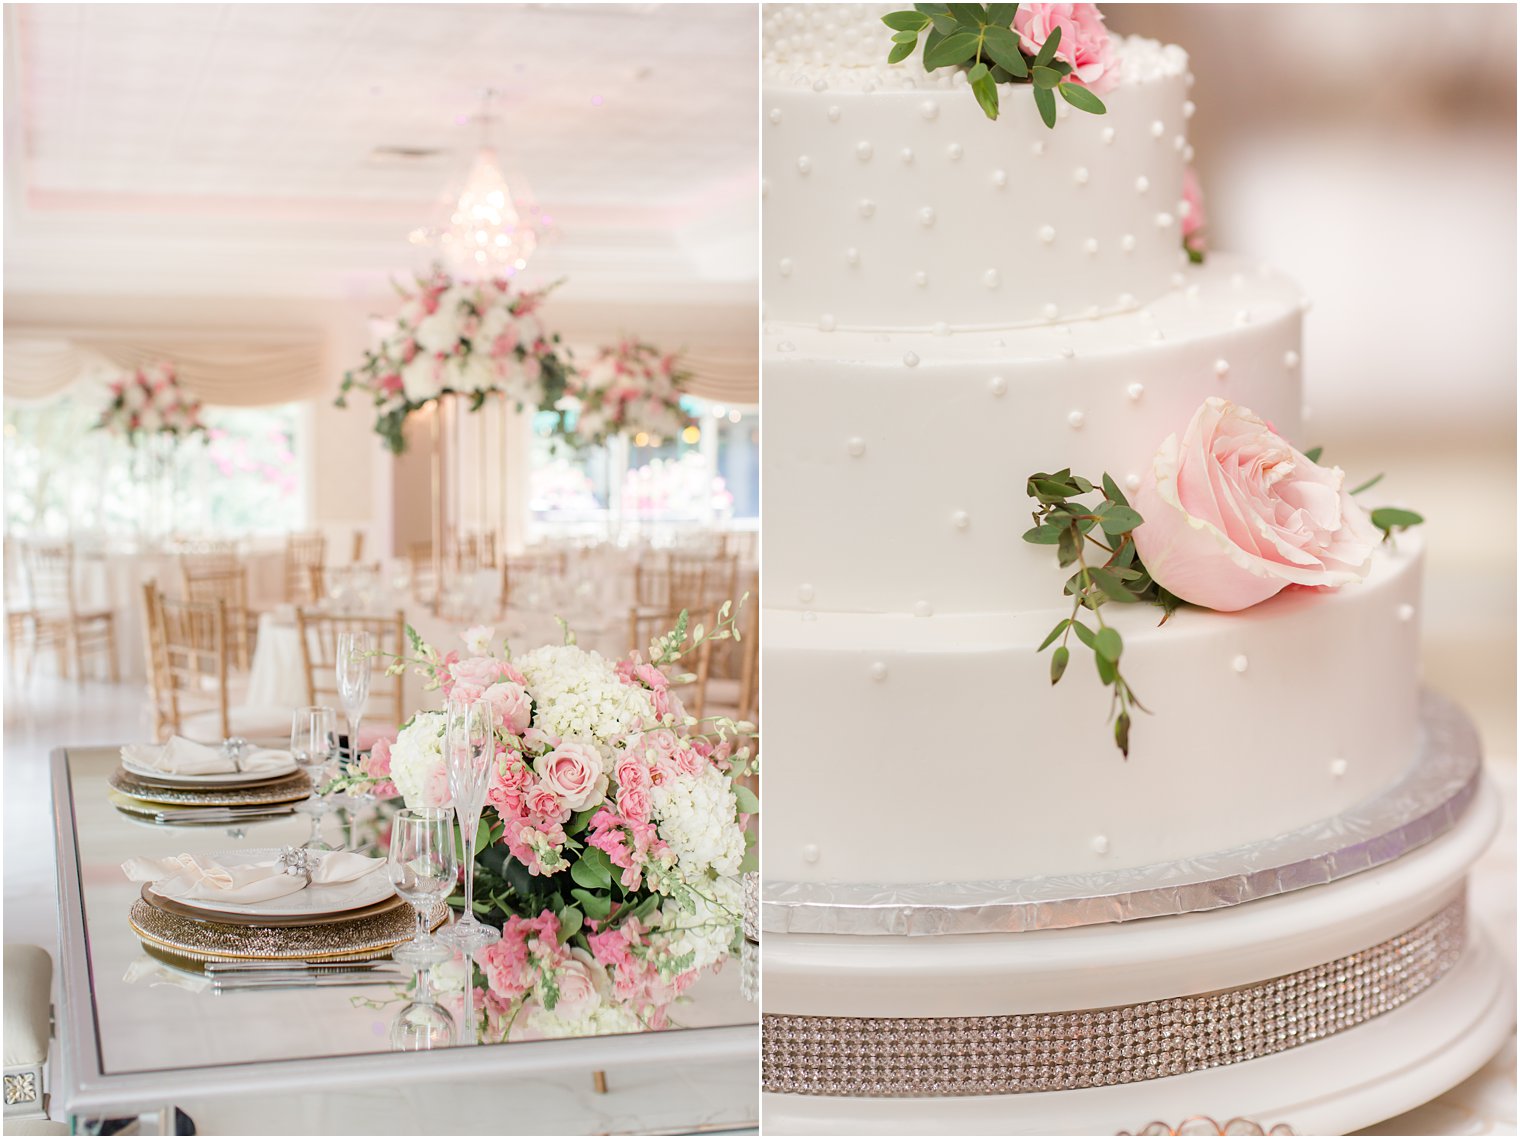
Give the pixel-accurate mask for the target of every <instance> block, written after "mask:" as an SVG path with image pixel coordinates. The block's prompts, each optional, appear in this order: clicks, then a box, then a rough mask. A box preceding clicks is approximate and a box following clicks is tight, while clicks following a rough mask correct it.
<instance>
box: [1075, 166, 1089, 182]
mask: <svg viewBox="0 0 1520 1139" xmlns="http://www.w3.org/2000/svg"><path fill="white" fill-rule="evenodd" d="M1090 177H1092V175H1090V174H1089V173H1088V172H1087V167H1085V166H1078V167H1077V168H1076V169H1075V170H1073V171H1072V172H1071V180H1072V181H1073V182H1075V183H1076V184H1077V185H1078V186H1085V185H1087V180H1088V179H1089V178H1090Z"/></svg>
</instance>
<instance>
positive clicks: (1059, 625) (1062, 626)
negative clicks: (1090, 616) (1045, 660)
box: [1034, 617, 1072, 653]
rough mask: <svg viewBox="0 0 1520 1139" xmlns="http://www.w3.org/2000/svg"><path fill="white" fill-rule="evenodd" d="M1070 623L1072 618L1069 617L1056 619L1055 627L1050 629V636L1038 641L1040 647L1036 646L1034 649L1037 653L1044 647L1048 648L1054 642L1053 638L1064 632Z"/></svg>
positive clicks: (1043, 649) (1042, 650)
mask: <svg viewBox="0 0 1520 1139" xmlns="http://www.w3.org/2000/svg"><path fill="white" fill-rule="evenodd" d="M1071 623H1072V620H1071V618H1070V617H1067V618H1065V619H1064V620H1061V621H1057V622H1056V627H1055V628H1054V629H1052V630H1050V636H1048V637H1046V638H1045V639H1044V640H1043V641H1041V642H1040V647H1039V648H1037V649H1035V650H1034V651H1035V652H1037V653H1042V652H1044V651H1045V650H1046V649H1048V648H1050V646H1051V645H1052V644H1053V643H1054V642H1055V639H1056V638H1057V637H1059V636H1060V635H1061V634H1062V633H1064V632H1066V626H1068V625H1070V624H1071Z"/></svg>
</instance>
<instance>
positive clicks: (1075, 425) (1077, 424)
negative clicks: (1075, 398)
mask: <svg viewBox="0 0 1520 1139" xmlns="http://www.w3.org/2000/svg"><path fill="white" fill-rule="evenodd" d="M1066 422H1067V423H1068V424H1069V425H1070V426H1071V429H1072V430H1073V431H1080V430H1082V427H1083V425H1084V424H1086V422H1087V416H1086V415H1085V414H1084V413H1083V412H1081V411H1073V412H1072V413H1071V414H1070V415H1068V416H1067V417H1066Z"/></svg>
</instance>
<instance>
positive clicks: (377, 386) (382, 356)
mask: <svg viewBox="0 0 1520 1139" xmlns="http://www.w3.org/2000/svg"><path fill="white" fill-rule="evenodd" d="M552 288H553V286H550V288H546V289H539V290H536V291H531V292H530V291H513V288H512V286H511V284H510V283H509V282H508V281H506V280H504V279H497V280H486V281H464V280H457V279H455V278H454V277H453V276H451V275H450V274H449V273H447V272H446V271H444V270H443V269H441V268H440V269H434V270H433V272H432V274H431V276H429V277H426V278H422V277H419V278H418V279H417V289H416V291H415V292H408V291H406V290H404V289H403V290H401V296H402V298H403V303H402V306H401V311H400V312H399V313H398V314H397V316H396V326H395V328H394V329H393V330H392V331H391V332H390V334H389V335H387V336H386V337H385V339H384V340H382V341H381V343H380V344H379V345H378V346H377V347H376V348H374V349H372V350H370V351H368V352H366V353H365V355H364V362H363V363H362V364H360V365H359V367H357V368H355V369H353V370H352V371H350V372H347V373H345V375H344V377H343V386H342V388H341V389H340V391H339V395H338V399H337V401H336V402H337V406H339V407H346V406H347V396H348V393H349V392H350V391H354V390H357V391H361V392H365V393H367V394H368V395H370V396H371V397H372V398H373V400H374V406H375V408H376V419H375V431H376V433H378V434H379V435H380V436H381V437H382V438H383V439H384V440H385V444H386V446H387V447H388V448H389V449H390V450H391V452H392V453H393V454H397V455H399V454H401V453H402V452H403V451H405V450H406V437H405V434H404V431H405V424H406V419H407V416H409V415H411V414H412V413H413V412H414V411H417V410H418V409H419V408H422V407H425V406H426V405H427V404H429V403H432V402H434V401H435V400H438V399H440V398H441V397H443V396H445V395H449V394H456V395H468V396H470V397H471V404H470V409H471V410H472V411H474V410H478V409H479V408H480V406H481V405H482V404H483V403H484V402H485V400H486V397H487V396H488V395H491V394H492V393H495V392H500V393H502V394H503V395H505V396H506V397H507V398H508V399H510V400H512V401H513V402H514V403H515V404H516V405H517V408H518V410H519V411H521V410H523V409H524V408H532V409H534V410H535V411H537V410H553V409H554V407H555V405H556V404H557V403H558V401H559V399H560V397H561V396H562V395H563V394H564V392H565V387H566V381H567V379H568V377H569V375H570V374H571V373H570V366H569V363H568V361H567V359H565V358H564V357H563V356H562V355H561V353H562V351H563V350H562V349H561V348H560V338H559V335H558V334H557V333H551V332H548V331H546V330H545V328H544V326H543V322H542V321H541V320H540V319H539V317H538V315H537V314H538V309H539V307H540V306H541V305H542V304H543V301H544V298H545V297H546V296H547V295H548V294H549V292H550V291H551V289H552Z"/></svg>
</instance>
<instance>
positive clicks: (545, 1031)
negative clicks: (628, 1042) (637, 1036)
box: [523, 1000, 644, 1037]
mask: <svg viewBox="0 0 1520 1139" xmlns="http://www.w3.org/2000/svg"><path fill="white" fill-rule="evenodd" d="M523 1011H524V1014H525V1015H524V1019H525V1020H526V1022H527V1029H528V1034H533V1035H541V1036H549V1037H562V1036H611V1035H614V1034H621V1033H627V1032H639V1031H642V1029H643V1027H644V1026H643V1025H642V1024H641V1023H640V1022H639V1018H638V1015H637V1014H636V1013H635V1012H634V1011H633V1010H632V1009H630V1008H629V1007H628V1006H627V1005H624V1004H620V1003H618V1002H616V1001H610V1002H609V1001H606V1000H604V1001H602V1002H601V1003H600V1004H598V1005H597V1006H596V1007H595V1008H593V1009H592V1010H591V1011H590V1012H588V1013H586V1014H584V1015H582V1016H579V1017H574V1018H571V1017H566V1016H562V1015H560V1013H559V1010H558V1009H556V1010H555V1011H553V1012H550V1011H549V1010H548V1009H546V1008H544V1006H543V1005H541V1004H539V1003H538V1002H537V1001H534V1002H532V1003H531V1004H529V1005H528V1006H527V1008H525V1009H524V1010H523Z"/></svg>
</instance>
